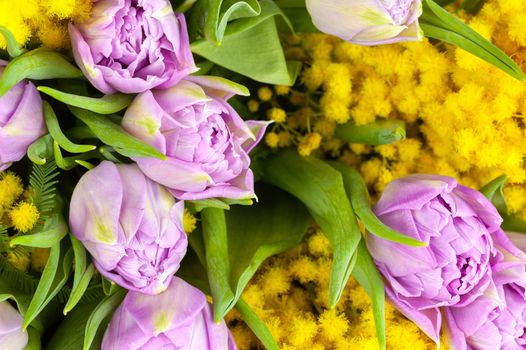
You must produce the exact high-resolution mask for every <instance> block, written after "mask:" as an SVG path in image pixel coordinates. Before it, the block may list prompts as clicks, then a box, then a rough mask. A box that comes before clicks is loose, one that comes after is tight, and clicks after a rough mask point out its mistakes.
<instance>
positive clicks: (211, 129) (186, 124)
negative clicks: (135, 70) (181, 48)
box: [122, 76, 267, 200]
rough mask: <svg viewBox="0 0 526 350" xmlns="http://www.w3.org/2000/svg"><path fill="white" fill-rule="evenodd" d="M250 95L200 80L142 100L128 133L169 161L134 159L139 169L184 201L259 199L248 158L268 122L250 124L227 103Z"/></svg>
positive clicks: (131, 113) (132, 111)
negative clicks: (235, 98)
mask: <svg viewBox="0 0 526 350" xmlns="http://www.w3.org/2000/svg"><path fill="white" fill-rule="evenodd" d="M245 90H246V89H245ZM245 90H243V87H241V86H239V85H237V84H234V83H232V82H229V81H227V80H226V79H221V78H217V77H203V76H199V77H189V78H187V79H185V80H183V81H181V82H180V83H179V84H177V85H176V86H174V87H172V88H170V89H165V90H154V91H147V92H144V93H142V94H140V95H138V96H137V97H136V98H135V100H134V101H133V102H132V104H131V105H130V107H129V108H128V110H127V111H126V114H125V115H124V118H123V121H122V127H123V128H124V129H125V130H126V131H128V132H129V133H130V134H132V135H133V136H135V137H137V138H139V139H141V140H143V141H145V142H147V143H148V144H150V145H152V146H153V147H155V148H157V149H158V150H159V151H160V152H161V153H163V154H165V155H166V157H167V159H166V160H159V159H155V158H134V160H135V161H136V162H137V165H138V166H139V168H141V170H142V171H143V172H144V173H145V174H146V176H148V177H149V178H151V179H152V180H154V181H156V182H158V183H160V184H162V185H164V186H166V187H167V188H168V189H169V190H170V192H171V193H172V194H173V195H174V196H176V197H177V198H178V199H184V200H187V199H188V200H196V199H204V198H213V197H225V198H233V199H246V198H252V197H254V196H255V195H254V179H253V174H252V171H251V170H250V168H249V165H250V157H249V156H248V153H249V152H250V150H251V149H252V148H253V147H254V146H255V145H256V144H257V143H258V142H259V141H260V139H261V137H262V136H263V134H264V132H265V128H266V126H267V122H261V121H247V122H245V121H243V119H241V117H240V116H239V115H238V114H237V112H236V111H235V110H234V109H233V108H232V107H231V106H230V105H229V104H228V103H227V102H226V101H227V100H228V98H230V97H231V96H232V95H234V94H235V93H238V94H246V91H245Z"/></svg>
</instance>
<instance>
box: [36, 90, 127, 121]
mask: <svg viewBox="0 0 526 350" xmlns="http://www.w3.org/2000/svg"><path fill="white" fill-rule="evenodd" d="M37 89H38V91H41V92H43V93H45V94H46V95H49V96H51V97H53V98H54V99H55V100H58V101H60V102H62V103H65V104H67V105H69V106H73V107H79V108H83V109H87V110H88V111H92V112H95V113H99V114H113V113H117V112H119V111H122V110H123V109H124V108H126V107H128V106H129V105H130V103H131V101H132V100H133V97H134V96H133V95H125V94H118V93H117V94H112V95H104V96H102V97H100V98H96V97H89V96H79V95H74V94H69V93H66V92H63V91H60V90H56V89H53V88H50V87H47V86H39V87H38V88H37Z"/></svg>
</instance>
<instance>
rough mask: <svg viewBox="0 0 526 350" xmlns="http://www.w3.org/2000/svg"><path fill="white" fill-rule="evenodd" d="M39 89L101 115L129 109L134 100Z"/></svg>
mask: <svg viewBox="0 0 526 350" xmlns="http://www.w3.org/2000/svg"><path fill="white" fill-rule="evenodd" d="M37 89H38V91H41V92H43V93H45V94H46V95H49V96H51V97H53V98H54V99H55V100H58V101H60V102H62V103H65V104H67V105H69V106H74V107H79V108H83V109H87V110H88V111H92V112H95V113H99V114H113V113H117V112H119V111H122V110H123V109H124V108H126V107H128V106H129V105H130V103H131V101H132V100H133V95H125V94H118V93H117V94H112V95H104V96H102V97H100V98H96V97H88V96H79V95H74V94H69V93H66V92H63V91H60V90H56V89H53V88H50V87H47V86H39V87H38V88H37ZM62 148H64V147H62ZM64 149H66V148H64ZM66 150H67V149H66ZM69 152H71V151H69Z"/></svg>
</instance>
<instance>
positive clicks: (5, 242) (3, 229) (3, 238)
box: [0, 225, 9, 253]
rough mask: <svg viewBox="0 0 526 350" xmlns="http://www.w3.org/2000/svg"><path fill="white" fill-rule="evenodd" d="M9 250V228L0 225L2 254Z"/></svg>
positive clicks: (0, 251)
mask: <svg viewBox="0 0 526 350" xmlns="http://www.w3.org/2000/svg"><path fill="white" fill-rule="evenodd" d="M8 248H9V235H8V234H7V227H6V226H4V225H0V253H4V252H6V251H7V249H8Z"/></svg>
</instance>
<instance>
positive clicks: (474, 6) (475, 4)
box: [460, 0, 486, 15]
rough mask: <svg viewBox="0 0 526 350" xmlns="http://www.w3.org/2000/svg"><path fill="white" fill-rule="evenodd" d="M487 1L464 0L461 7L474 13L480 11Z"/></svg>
mask: <svg viewBox="0 0 526 350" xmlns="http://www.w3.org/2000/svg"><path fill="white" fill-rule="evenodd" d="M485 2H486V0H464V1H463V2H462V4H461V5H460V9H462V10H464V11H466V12H467V13H470V14H473V15H474V14H476V13H477V12H479V11H480V9H481V8H482V6H483V5H484V3H485Z"/></svg>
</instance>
